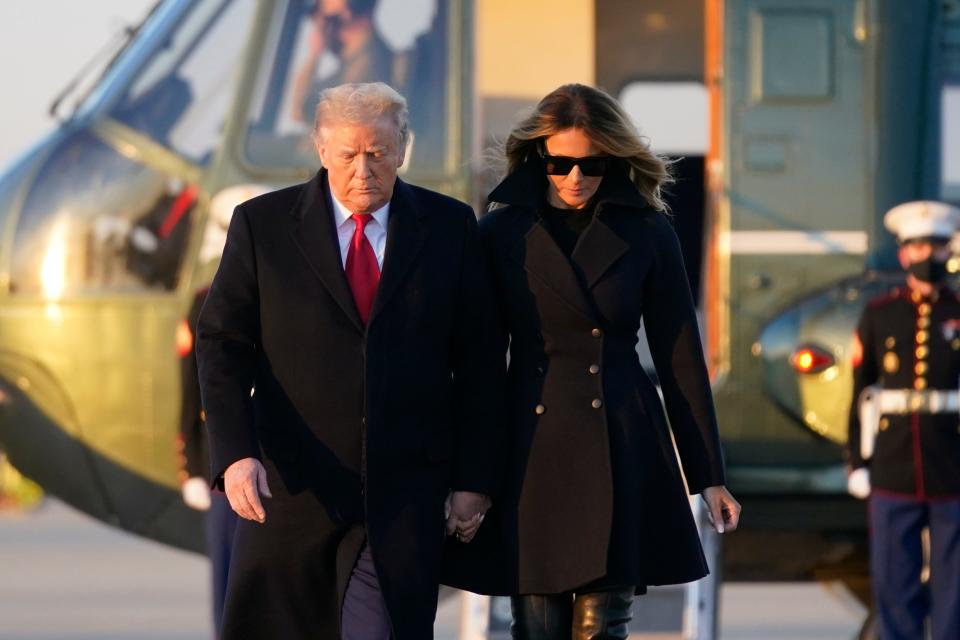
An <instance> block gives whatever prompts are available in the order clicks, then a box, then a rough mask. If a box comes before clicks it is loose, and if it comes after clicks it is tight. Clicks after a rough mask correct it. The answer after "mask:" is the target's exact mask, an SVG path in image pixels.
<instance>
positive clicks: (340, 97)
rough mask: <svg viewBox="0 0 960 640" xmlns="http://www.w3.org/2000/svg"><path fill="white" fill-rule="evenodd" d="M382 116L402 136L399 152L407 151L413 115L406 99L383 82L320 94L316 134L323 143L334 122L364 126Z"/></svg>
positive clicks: (339, 88)
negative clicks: (389, 120) (391, 123)
mask: <svg viewBox="0 0 960 640" xmlns="http://www.w3.org/2000/svg"><path fill="white" fill-rule="evenodd" d="M382 117H389V118H390V119H391V120H392V121H393V124H394V125H395V126H396V127H397V135H398V136H399V143H400V146H399V149H404V148H406V146H407V138H409V136H410V113H409V112H408V111H407V100H406V98H404V97H403V96H402V95H400V94H399V93H398V92H397V90H396V89H394V88H393V87H391V86H390V85H388V84H386V83H383V82H358V83H352V84H341V85H338V86H336V87H330V88H329V89H324V90H323V91H322V92H321V93H320V102H318V103H317V111H316V115H315V117H314V123H313V135H314V138H315V139H316V140H317V141H318V142H320V141H322V140H323V137H324V135H325V133H324V131H325V130H327V129H329V128H330V127H331V126H332V125H333V124H334V123H341V124H344V123H345V124H361V123H365V122H370V121H372V120H376V119H378V118H382Z"/></svg>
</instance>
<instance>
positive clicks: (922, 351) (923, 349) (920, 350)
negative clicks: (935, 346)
mask: <svg viewBox="0 0 960 640" xmlns="http://www.w3.org/2000/svg"><path fill="white" fill-rule="evenodd" d="M929 353H930V347H928V346H926V345H920V346H919V347H917V359H918V360H923V359H924V358H926V357H927V355H928V354H929Z"/></svg>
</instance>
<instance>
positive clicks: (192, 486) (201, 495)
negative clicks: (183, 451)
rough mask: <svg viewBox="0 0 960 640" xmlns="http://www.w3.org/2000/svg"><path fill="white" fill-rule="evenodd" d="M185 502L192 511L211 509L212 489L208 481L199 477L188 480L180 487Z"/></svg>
mask: <svg viewBox="0 0 960 640" xmlns="http://www.w3.org/2000/svg"><path fill="white" fill-rule="evenodd" d="M180 494H181V495H182V496H183V502H184V504H186V505H187V506H188V507H190V508H191V509H196V510H197V511H206V510H208V509H209V508H210V487H209V486H207V481H206V480H205V479H204V478H201V477H199V476H194V477H193V478H188V479H187V481H186V482H184V483H183V485H182V486H181V487H180Z"/></svg>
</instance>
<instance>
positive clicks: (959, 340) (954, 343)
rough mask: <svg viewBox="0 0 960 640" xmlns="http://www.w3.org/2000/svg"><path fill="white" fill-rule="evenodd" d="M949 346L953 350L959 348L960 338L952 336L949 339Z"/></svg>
mask: <svg viewBox="0 0 960 640" xmlns="http://www.w3.org/2000/svg"><path fill="white" fill-rule="evenodd" d="M950 346H951V347H953V350H954V351H956V350H957V349H960V338H954V339H953V340H951V341H950Z"/></svg>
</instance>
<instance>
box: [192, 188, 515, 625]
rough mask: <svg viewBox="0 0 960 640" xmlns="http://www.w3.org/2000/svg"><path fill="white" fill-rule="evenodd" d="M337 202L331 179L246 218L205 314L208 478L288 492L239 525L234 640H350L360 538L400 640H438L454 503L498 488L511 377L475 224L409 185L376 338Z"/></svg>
mask: <svg viewBox="0 0 960 640" xmlns="http://www.w3.org/2000/svg"><path fill="white" fill-rule="evenodd" d="M328 188H329V187H328V186H327V184H326V179H325V172H324V171H321V172H320V173H319V174H318V175H317V176H316V177H315V178H314V179H313V180H311V181H309V182H307V183H305V184H302V185H297V186H293V187H289V188H287V189H283V190H280V191H275V192H273V193H269V194H266V195H263V196H260V197H258V198H254V199H253V200H250V201H248V202H246V203H244V204H242V205H240V206H239V207H238V208H237V210H236V211H235V213H234V214H233V218H232V220H231V222H230V228H229V231H228V233H227V241H226V246H225V247H224V251H223V257H222V259H221V262H220V267H219V270H218V271H217V275H216V277H215V278H214V280H213V284H212V285H211V287H210V292H209V294H208V296H207V300H206V302H205V303H204V305H203V310H202V311H201V313H200V320H199V323H198V324H199V326H198V337H197V357H198V362H199V371H200V383H201V391H202V397H203V405H204V409H205V411H206V417H207V421H206V424H207V431H208V433H209V436H210V442H211V455H210V457H211V464H212V470H213V477H214V478H216V477H218V476H220V475H221V474H222V473H223V471H224V469H225V468H226V467H227V466H229V465H230V464H231V463H233V462H234V461H236V460H239V459H241V458H246V457H256V458H259V459H260V460H262V461H263V464H264V466H265V468H266V471H267V478H268V483H269V486H270V489H271V491H272V493H273V497H272V498H267V499H265V500H264V508H265V510H266V514H267V518H266V522H265V523H264V524H257V523H254V522H250V521H248V520H241V521H239V523H238V526H237V531H236V535H235V538H234V545H233V554H232V558H231V564H230V577H229V585H228V589H227V598H226V604H225V609H224V619H223V633H222V637H223V638H224V640H232V639H236V640H255V639H259V638H264V639H267V638H271V639H272V638H283V639H284V640H288V639H289V640H297V639H303V640H307V639H309V640H338V639H339V638H340V630H339V621H340V603H341V598H342V596H343V593H344V590H345V588H346V585H347V581H348V579H349V577H350V572H351V570H352V569H353V566H354V564H355V562H356V559H357V557H358V554H359V551H360V549H361V546H362V544H363V542H364V540H365V539H366V540H367V542H368V543H369V545H370V549H371V551H372V554H373V561H374V564H375V566H376V570H377V574H378V577H379V582H380V587H381V591H382V593H383V596H384V600H385V603H386V607H387V611H388V613H389V615H390V622H391V625H392V630H393V637H394V638H395V639H396V640H424V639H427V638H431V637H433V620H434V615H435V612H436V604H437V590H438V583H439V572H440V559H441V550H442V545H443V540H444V538H445V518H444V512H443V502H444V499H445V497H446V496H447V493H448V491H449V490H450V489H462V490H471V491H477V492H480V493H486V494H490V493H493V492H494V490H495V486H496V484H497V482H498V480H499V479H498V477H497V473H496V470H495V469H496V467H495V465H493V464H491V460H493V459H494V458H495V457H496V454H497V442H496V441H495V439H494V437H493V434H494V433H495V428H496V426H497V424H498V420H497V415H496V414H497V411H496V408H497V406H498V405H499V402H500V397H501V394H500V387H499V385H498V380H500V379H501V378H502V374H501V370H502V369H503V368H504V361H503V358H498V357H497V356H496V355H495V351H494V350H493V348H492V337H493V336H494V335H495V325H494V323H493V321H492V317H491V315H490V313H491V312H492V307H493V305H492V304H491V302H490V298H489V286H488V278H487V275H486V270H485V266H484V262H483V257H482V254H481V252H480V246H479V240H478V237H477V222H476V217H475V216H474V215H473V212H472V211H471V210H470V208H469V207H468V206H466V205H464V204H463V203H460V202H457V201H455V200H453V199H451V198H448V197H446V196H443V195H441V194H438V193H434V192H431V191H427V190H426V189H420V188H418V187H415V186H412V185H408V184H406V183H404V182H403V181H401V180H397V183H396V185H395V188H394V193H393V198H392V200H391V202H390V220H389V223H388V227H387V247H386V254H385V256H384V263H383V270H382V276H381V279H380V284H379V287H378V289H377V294H376V298H375V300H374V305H373V310H372V312H371V316H370V320H369V322H368V324H367V325H366V326H364V325H363V323H362V322H361V321H360V318H359V314H358V312H357V309H356V305H355V304H354V301H353V296H352V295H351V292H350V286H349V284H348V282H347V279H346V275H345V274H344V269H343V263H342V261H341V257H340V250H339V248H338V243H337V236H336V230H335V227H334V222H333V219H332V218H331V215H330V210H329V207H330V201H329V199H328V191H327V190H328ZM251 387H253V395H252V396H251Z"/></svg>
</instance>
